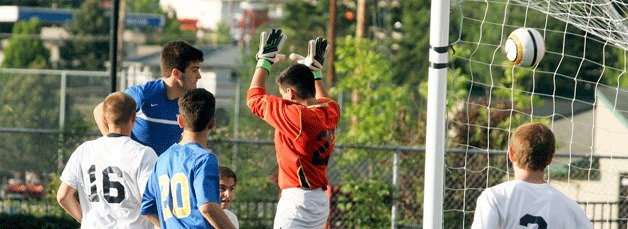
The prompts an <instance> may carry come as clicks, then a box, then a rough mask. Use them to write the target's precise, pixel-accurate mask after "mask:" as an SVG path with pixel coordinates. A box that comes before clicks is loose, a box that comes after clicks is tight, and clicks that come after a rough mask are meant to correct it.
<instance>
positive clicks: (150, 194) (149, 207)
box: [140, 170, 160, 215]
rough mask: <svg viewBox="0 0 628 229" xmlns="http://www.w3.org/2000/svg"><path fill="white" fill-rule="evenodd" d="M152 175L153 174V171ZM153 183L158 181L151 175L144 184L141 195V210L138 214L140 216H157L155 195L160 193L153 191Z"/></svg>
mask: <svg viewBox="0 0 628 229" xmlns="http://www.w3.org/2000/svg"><path fill="white" fill-rule="evenodd" d="M153 174H155V171H154V170H153ZM155 182H158V180H157V177H155V176H154V175H151V176H150V178H149V179H148V182H146V188H145V189H144V195H142V209H141V211H140V214H142V215H150V214H155V215H157V214H158V211H157V199H156V198H155V194H158V195H159V194H160V193H158V192H156V190H154V188H153V187H155V185H153V184H154V183H155ZM157 187H159V185H157ZM157 191H158V190H157Z"/></svg>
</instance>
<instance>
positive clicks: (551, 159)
mask: <svg viewBox="0 0 628 229" xmlns="http://www.w3.org/2000/svg"><path fill="white" fill-rule="evenodd" d="M553 160H554V155H552V156H550V158H549V159H548V160H547V165H549V164H552V161H553Z"/></svg>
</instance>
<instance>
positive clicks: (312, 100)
mask: <svg viewBox="0 0 628 229" xmlns="http://www.w3.org/2000/svg"><path fill="white" fill-rule="evenodd" d="M296 102H297V103H300V104H302V105H303V106H306V107H307V106H312V105H316V104H318V101H317V100H316V98H314V97H312V98H309V99H299V100H297V101H296Z"/></svg>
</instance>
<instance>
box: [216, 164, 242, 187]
mask: <svg viewBox="0 0 628 229" xmlns="http://www.w3.org/2000/svg"><path fill="white" fill-rule="evenodd" d="M218 174H219V176H220V178H219V179H220V180H223V179H229V178H233V182H235V183H236V184H237V183H238V176H236V174H235V172H233V170H231V169H230V168H229V167H227V166H222V165H221V166H218Z"/></svg>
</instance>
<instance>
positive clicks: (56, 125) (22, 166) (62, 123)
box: [0, 69, 628, 228]
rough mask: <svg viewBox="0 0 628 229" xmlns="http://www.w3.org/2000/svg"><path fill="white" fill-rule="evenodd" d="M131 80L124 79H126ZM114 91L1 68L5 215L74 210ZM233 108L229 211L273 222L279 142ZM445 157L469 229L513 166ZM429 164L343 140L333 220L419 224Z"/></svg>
mask: <svg viewBox="0 0 628 229" xmlns="http://www.w3.org/2000/svg"><path fill="white" fill-rule="evenodd" d="M127 81H128V79H125V78H124V75H123V77H122V79H121V80H119V82H127ZM108 89H109V78H108V74H107V73H105V72H80V71H53V70H46V71H38V70H16V69H0V161H2V163H1V164H0V186H1V189H0V198H2V201H0V212H8V213H28V214H35V215H42V214H48V215H59V216H61V215H67V214H66V213H64V212H63V210H62V209H61V208H60V207H58V205H57V203H56V199H55V197H56V193H55V192H56V189H57V188H58V185H59V180H58V175H59V172H60V171H62V169H63V167H64V164H65V162H66V161H67V159H68V158H69V156H70V154H71V153H72V152H73V151H74V149H75V148H76V147H77V146H78V145H79V144H80V143H82V142H83V141H86V140H90V139H95V138H97V137H98V136H99V133H98V132H97V130H96V125H95V123H94V121H93V116H92V110H93V108H94V106H95V105H96V104H98V103H99V102H101V101H102V100H103V99H104V98H105V96H106V95H107V94H108V93H109V92H108ZM237 104H239V103H237V102H236V103H234V106H236V105H237ZM233 110H237V108H236V107H231V108H229V107H227V108H223V112H224V113H221V114H220V115H221V116H225V117H226V118H225V117H222V118H223V120H227V121H225V122H224V123H223V125H225V126H228V127H224V128H219V129H217V130H216V131H214V132H215V133H214V134H213V136H212V137H211V139H210V140H209V144H208V146H209V147H211V148H212V149H213V150H214V152H215V153H216V155H217V156H218V158H219V162H220V163H221V164H223V165H226V166H229V167H230V168H232V169H233V170H234V171H235V172H236V173H237V175H238V184H237V188H236V192H235V193H236V200H235V201H234V202H233V203H232V205H231V208H232V211H234V212H235V213H236V215H238V217H239V219H240V225H241V226H242V228H270V227H271V226H272V221H273V218H274V212H275V208H276V203H277V200H278V195H279V189H278V187H277V181H276V179H277V163H276V158H275V153H274V146H273V142H272V141H270V140H253V139H256V138H257V139H270V138H272V135H270V134H269V135H263V134H258V135H255V136H253V137H251V136H248V135H247V136H240V137H239V138H237V137H233V136H237V135H236V134H232V132H236V130H237V128H235V129H236V130H231V126H232V124H231V123H232V122H236V121H237V120H240V119H241V117H236V116H234V115H231V111H233ZM233 113H235V114H240V113H239V112H236V111H234V112H233ZM242 113H245V112H242ZM218 115H219V114H217V116H218ZM240 115H242V116H243V115H244V114H240ZM217 118H219V117H217ZM236 126H237V125H236ZM240 126H241V127H240V128H241V129H240V130H238V131H240V132H245V131H244V130H246V131H248V132H255V131H257V130H258V129H262V127H261V126H262V123H261V121H259V120H257V122H253V123H243V124H241V125H240ZM262 132H263V131H262ZM340 134H341V133H340ZM260 136H261V137H260ZM244 138H246V139H244ZM572 159H574V160H576V159H578V158H572ZM585 159H587V160H583V161H584V162H588V164H587V163H584V164H581V165H578V166H572V167H570V168H569V170H568V173H564V168H559V167H557V168H550V169H554V170H553V172H552V174H558V175H553V176H558V177H559V176H567V177H575V176H586V177H587V179H596V176H600V173H599V171H600V169H599V163H598V164H595V163H597V161H598V160H597V158H594V157H591V158H585ZM445 160H446V162H445V164H446V167H445V183H444V188H445V189H444V190H445V197H444V200H445V201H444V206H443V209H445V212H444V219H445V220H444V222H443V225H444V227H445V228H468V227H470V226H471V221H472V219H473V211H474V208H475V200H476V199H477V197H478V196H479V194H480V193H481V192H482V190H484V189H485V188H486V187H490V186H493V185H496V184H498V183H500V182H502V181H504V180H505V179H506V177H508V176H509V175H511V176H512V172H513V171H512V168H511V167H510V165H509V164H508V162H507V159H506V157H505V153H504V152H499V151H482V150H480V151H470V150H449V151H448V152H447V153H446V157H445ZM424 168H425V165H424V149H421V148H416V147H404V146H358V145H342V144H341V143H338V144H337V145H336V148H335V151H334V153H333V154H332V156H331V159H330V162H329V167H328V170H327V171H328V178H329V183H330V186H329V187H328V190H327V193H328V196H329V197H330V200H331V209H330V217H329V226H330V227H331V228H391V227H392V228H421V224H422V218H423V206H422V203H423V199H424V197H423V188H424V175H425V174H424ZM561 174H562V175H561ZM565 174H566V175H565ZM579 174H580V175H579ZM596 174H597V175H596ZM582 204H583V206H585V207H587V206H594V205H595V207H592V209H598V210H595V211H593V210H591V211H588V212H587V213H588V214H591V215H592V217H593V215H595V221H596V222H603V223H613V222H614V224H609V225H619V224H618V223H619V222H624V221H625V220H624V221H621V219H620V218H621V216H618V215H617V214H615V213H614V212H628V210H626V209H628V205H626V204H625V203H624V204H617V203H614V202H606V204H607V205H608V206H611V205H612V206H613V207H605V206H602V205H603V204H604V203H597V202H596V203H593V202H591V203H582ZM599 209H602V210H599ZM604 209H612V210H606V211H603V210H604ZM622 209H623V210H622ZM592 220H593V218H592ZM622 225H623V224H622ZM611 227H614V226H611Z"/></svg>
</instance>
